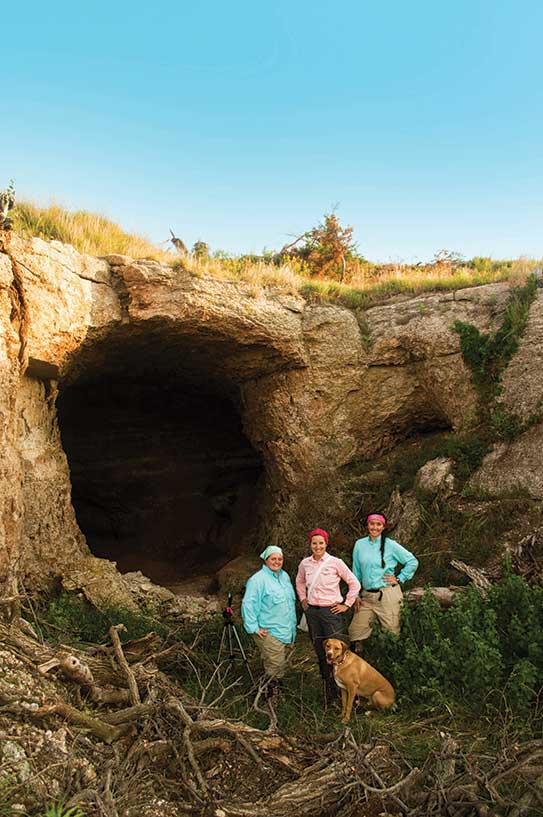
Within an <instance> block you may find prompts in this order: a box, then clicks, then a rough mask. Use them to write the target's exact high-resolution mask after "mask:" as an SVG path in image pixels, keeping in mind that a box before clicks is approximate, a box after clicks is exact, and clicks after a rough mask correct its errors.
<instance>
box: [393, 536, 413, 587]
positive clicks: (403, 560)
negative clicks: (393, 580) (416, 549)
mask: <svg viewBox="0 0 543 817" xmlns="http://www.w3.org/2000/svg"><path fill="white" fill-rule="evenodd" d="M393 553H394V558H395V559H396V561H397V562H399V564H402V565H403V567H402V569H401V570H400V572H399V573H398V576H397V579H398V581H399V582H400V584H401V583H403V582H406V581H407V580H408V579H411V578H412V577H413V576H414V575H415V572H416V570H417V567H418V566H419V560H418V559H417V558H416V556H413V554H412V553H411V551H409V550H407V548H404V547H402V545H399V544H398V542H394V550H393Z"/></svg>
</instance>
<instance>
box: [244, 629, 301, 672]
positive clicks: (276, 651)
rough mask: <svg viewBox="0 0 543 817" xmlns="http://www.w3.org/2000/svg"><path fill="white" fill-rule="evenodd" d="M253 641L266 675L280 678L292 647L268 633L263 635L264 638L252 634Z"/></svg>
mask: <svg viewBox="0 0 543 817" xmlns="http://www.w3.org/2000/svg"><path fill="white" fill-rule="evenodd" d="M253 640H254V642H255V644H256V645H257V647H258V649H259V652H260V657H261V658H262V663H263V664H264V672H265V673H266V675H269V676H270V677H271V678H282V677H283V675H284V674H285V670H286V668H287V658H288V657H289V655H290V653H291V652H292V648H293V645H292V644H285V643H284V642H283V641H279V639H278V638H275V636H273V635H270V634H269V633H268V635H265V636H264V638H260V636H258V635H257V634H256V633H253Z"/></svg>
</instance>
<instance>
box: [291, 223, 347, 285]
mask: <svg viewBox="0 0 543 817" xmlns="http://www.w3.org/2000/svg"><path fill="white" fill-rule="evenodd" d="M302 241H303V242H304V243H303V244H301V243H300V242H302ZM285 255H287V256H289V255H290V256H295V257H297V258H300V259H302V260H303V261H305V262H306V263H307V265H308V267H309V268H310V270H311V272H312V273H313V274H314V275H321V276H322V277H324V278H334V279H336V280H339V281H343V279H344V277H345V271H346V268H347V262H348V261H349V260H350V259H352V258H354V257H355V255H356V244H355V243H354V242H353V228H352V227H342V226H341V224H340V223H339V219H338V217H337V216H336V214H335V213H325V215H324V220H323V221H322V222H321V223H320V224H319V225H317V227H313V229H311V230H308V231H307V232H305V233H303V235H301V236H300V237H299V238H297V239H296V241H293V242H292V244H288V245H286V246H285V247H283V249H282V250H281V252H280V256H285Z"/></svg>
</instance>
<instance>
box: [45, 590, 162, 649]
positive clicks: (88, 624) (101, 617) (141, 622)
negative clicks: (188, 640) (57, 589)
mask: <svg viewBox="0 0 543 817" xmlns="http://www.w3.org/2000/svg"><path fill="white" fill-rule="evenodd" d="M40 617H41V619H42V621H43V625H44V627H45V629H47V624H51V625H52V627H53V628H54V629H55V630H62V631H66V632H67V633H71V634H72V638H73V640H74V641H84V642H89V643H97V642H100V641H103V640H104V639H106V638H107V636H108V630H109V628H110V627H111V626H112V625H113V624H124V626H125V627H126V632H123V631H121V632H120V633H119V637H120V639H121V641H128V640H131V639H134V638H142V637H143V636H145V635H147V633H149V632H151V631H153V630H154V631H155V632H159V633H160V634H161V635H165V634H166V628H165V627H164V625H161V624H160V622H158V621H156V620H155V619H153V618H151V617H150V616H145V615H143V614H141V613H137V612H133V611H132V610H127V609H126V608H123V607H114V606H112V607H109V608H106V609H103V610H98V609H97V608H96V607H94V606H93V605H92V604H90V603H89V602H88V601H87V600H86V599H85V598H84V597H83V596H80V595H78V594H74V593H67V592H66V591H62V592H61V593H60V594H59V595H58V596H57V597H56V598H53V599H52V600H51V601H50V602H49V604H48V605H47V607H45V608H44V609H43V610H42V611H40Z"/></svg>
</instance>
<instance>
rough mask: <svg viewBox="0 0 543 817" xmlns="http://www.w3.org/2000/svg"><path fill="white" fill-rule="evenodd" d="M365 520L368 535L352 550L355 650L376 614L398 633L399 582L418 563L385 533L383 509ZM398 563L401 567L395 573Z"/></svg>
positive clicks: (352, 636) (388, 628) (367, 634)
mask: <svg viewBox="0 0 543 817" xmlns="http://www.w3.org/2000/svg"><path fill="white" fill-rule="evenodd" d="M366 522H367V526H368V533H369V536H366V537H364V538H363V539H358V540H357V541H356V542H355V546H354V550H353V573H354V575H355V576H356V578H357V579H358V581H359V582H360V584H361V585H362V590H361V595H360V598H358V599H356V601H355V603H354V609H355V614H354V616H353V620H352V622H351V625H350V627H349V640H350V641H351V643H352V644H354V649H355V650H356V645H357V643H358V642H359V641H364V639H366V638H368V637H369V636H370V635H371V625H372V622H373V621H374V620H375V619H376V618H377V619H378V621H379V623H380V624H381V626H382V627H384V629H385V630H390V631H391V632H393V633H396V635H399V633H400V611H401V606H402V601H403V593H402V588H401V585H402V583H403V582H405V581H407V580H408V579H410V578H411V577H412V576H413V575H414V574H415V571H416V569H417V567H418V566H419V563H418V560H417V559H416V558H415V556H413V554H412V553H410V552H409V551H408V550H407V549H406V548H404V547H402V546H401V545H399V544H398V542H395V541H394V539H390V538H389V537H388V536H387V535H386V525H387V521H386V518H385V516H384V515H383V514H382V513H370V514H369V515H368V517H367V520H366ZM398 565H402V569H401V570H400V571H399V572H398V574H397V575H396V569H397V566H398Z"/></svg>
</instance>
